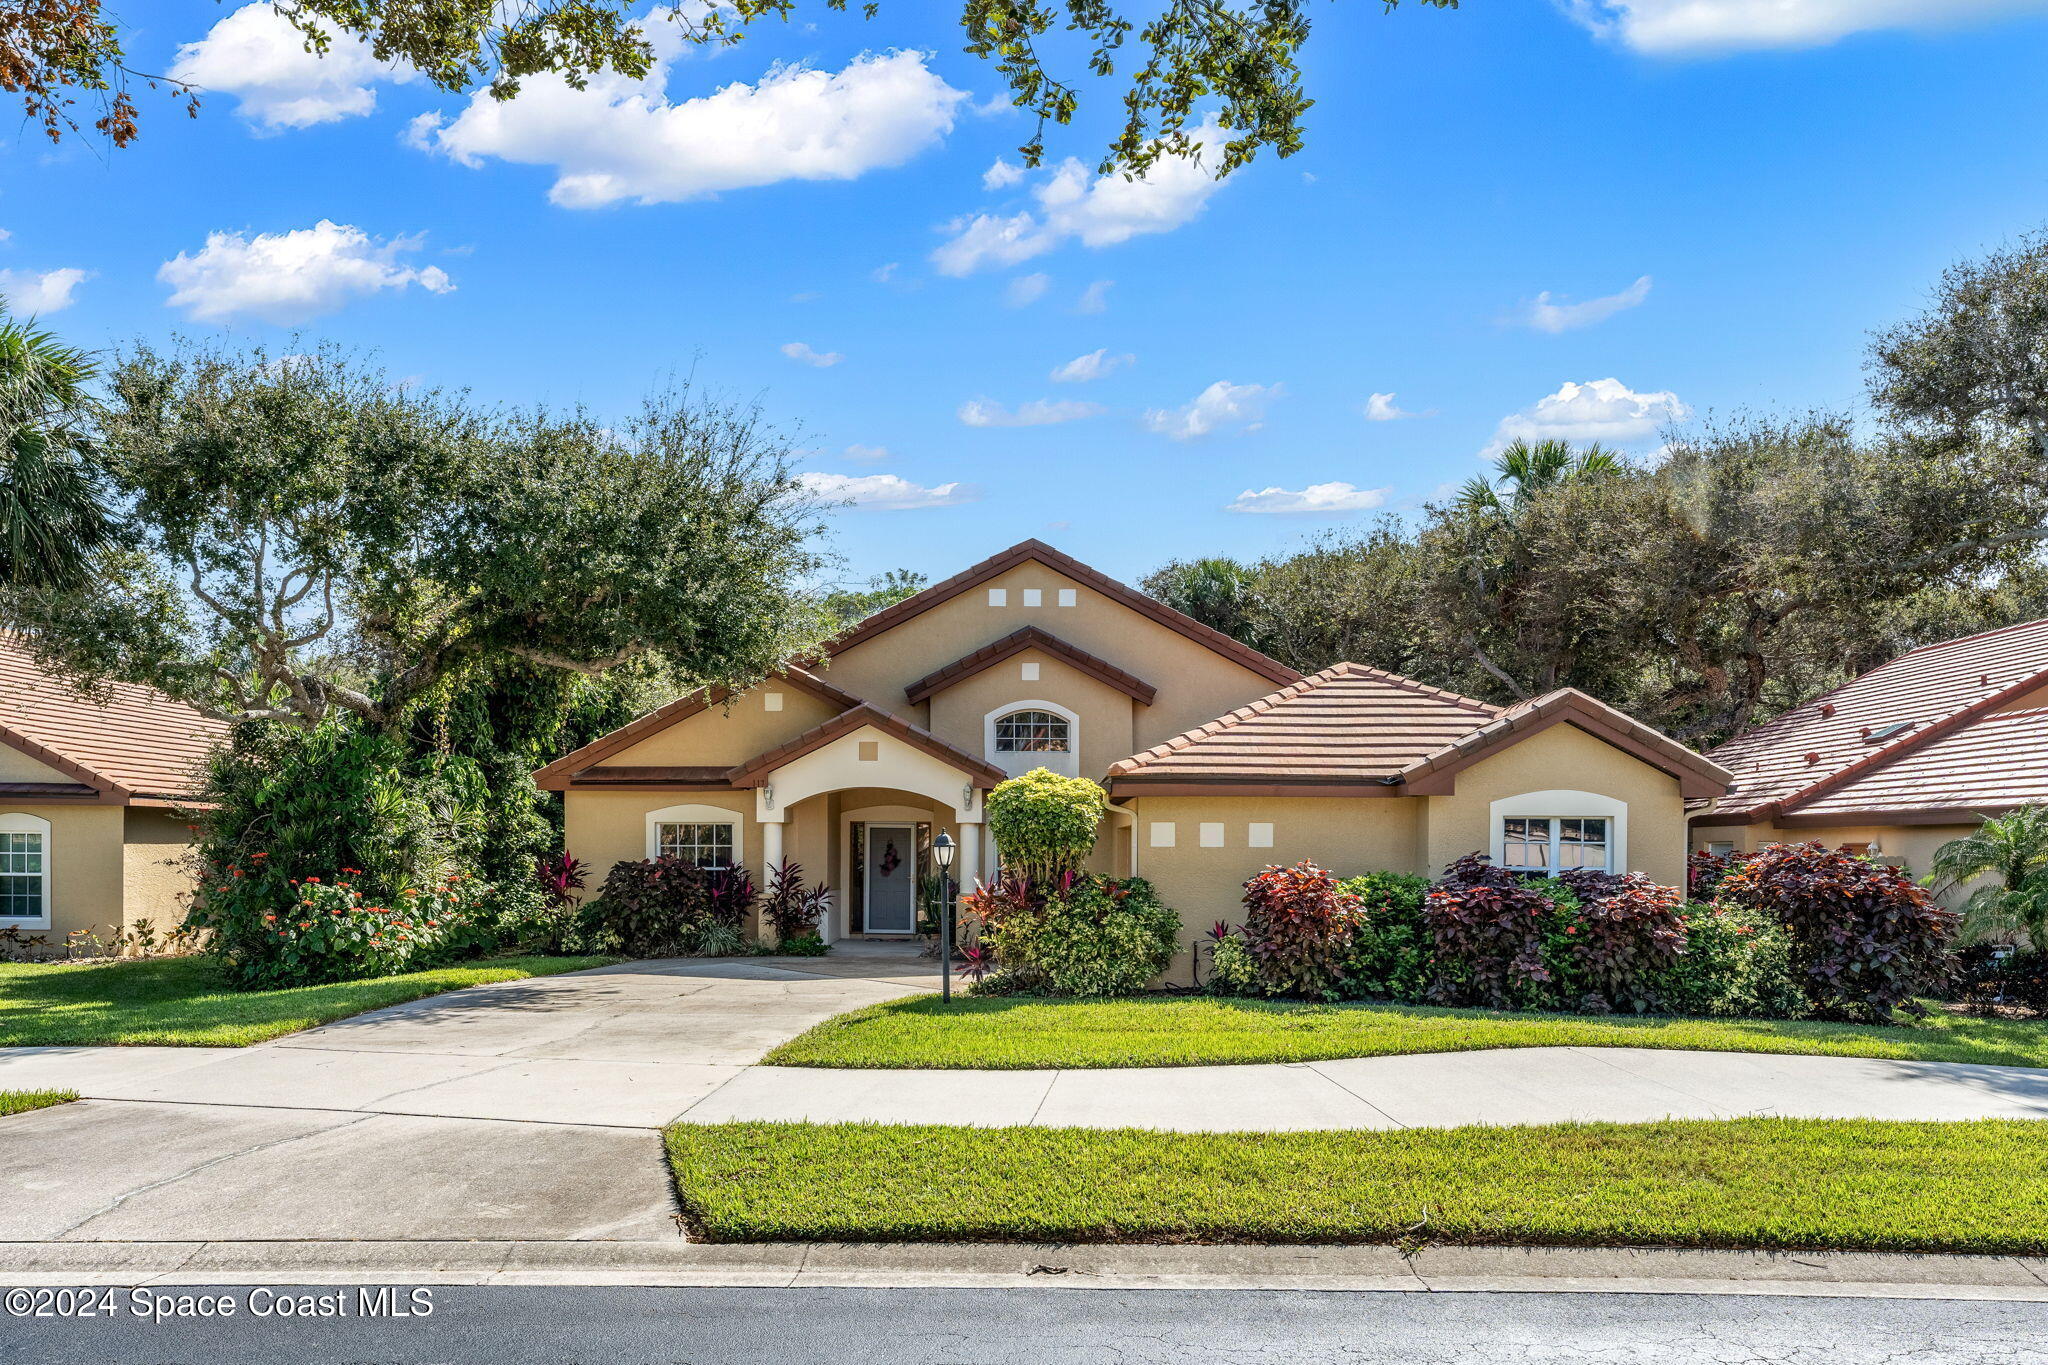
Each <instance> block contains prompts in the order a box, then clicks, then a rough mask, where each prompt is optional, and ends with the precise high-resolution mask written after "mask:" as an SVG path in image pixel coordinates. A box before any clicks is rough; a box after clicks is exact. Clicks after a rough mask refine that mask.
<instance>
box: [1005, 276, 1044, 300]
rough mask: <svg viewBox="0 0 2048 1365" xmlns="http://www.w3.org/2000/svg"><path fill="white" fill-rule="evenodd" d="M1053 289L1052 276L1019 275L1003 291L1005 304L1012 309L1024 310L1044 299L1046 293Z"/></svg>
mask: <svg viewBox="0 0 2048 1365" xmlns="http://www.w3.org/2000/svg"><path fill="white" fill-rule="evenodd" d="M1051 287H1052V276H1050V275H1019V276H1018V277H1017V278H1016V279H1014V280H1011V281H1010V287H1009V288H1007V289H1005V290H1004V291H1003V302H1004V303H1007V304H1008V305H1010V307H1012V308H1023V307H1026V306H1028V305H1030V304H1034V303H1037V302H1038V301H1039V300H1040V299H1042V298H1044V297H1045V291H1046V290H1047V289H1049V288H1051Z"/></svg>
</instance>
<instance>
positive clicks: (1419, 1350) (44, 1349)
mask: <svg viewBox="0 0 2048 1365" xmlns="http://www.w3.org/2000/svg"><path fill="white" fill-rule="evenodd" d="M112 1292H113V1293H115V1294H118V1295H123V1296H125V1295H127V1293H128V1291H126V1290H116V1291H112ZM153 1292H155V1293H159V1294H176V1295H203V1294H224V1295H231V1296H233V1298H234V1300H235V1302H236V1304H237V1313H236V1315H235V1316H234V1317H232V1318H219V1317H213V1318H177V1317H167V1318H166V1319H165V1320H163V1321H161V1322H158V1321H153V1320H150V1319H147V1318H137V1317H135V1316H132V1314H131V1313H130V1311H129V1308H130V1305H128V1304H125V1303H124V1304H123V1305H121V1306H120V1307H118V1308H117V1309H116V1311H115V1314H114V1316H111V1317H105V1316H102V1317H96V1318H91V1319H84V1318H77V1317H73V1318H67V1319H62V1320H51V1319H35V1318H16V1317H8V1318H0V1361H9V1362H12V1361H33V1362H37V1365H44V1363H45V1362H48V1363H49V1365H58V1363H59V1362H71V1361H78V1362H92V1363H93V1365H145V1363H148V1365H158V1363H160V1362H195V1363H196V1362H204V1365H237V1363H238V1362H256V1361H261V1362H278V1363H279V1365H312V1362H327V1361H336V1362H341V1361H346V1362H374V1363H375V1365H389V1363H391V1362H401V1361H403V1362H437V1363H438V1362H488V1363H489V1365H502V1363H504V1362H523V1361H544V1362H548V1365H572V1363H576V1365H580V1363H581V1362H589V1363H590V1365H640V1363H641V1362H682V1361H688V1362H726V1361H732V1362H756V1361H758V1362H763V1363H764V1365H804V1363H805V1362H812V1361H820V1362H832V1363H833V1365H842V1363H846V1365H865V1363H866V1362H874V1365H920V1363H922V1362H931V1363H932V1365H979V1363H980V1362H991V1363H993V1362H1013V1361H1032V1362H1038V1361H1047V1362H1058V1363H1059V1365H1068V1363H1070V1362H1071V1365H1110V1363H1111V1362H1115V1365H1144V1363H1146V1362H1153V1361H1158V1362H1172V1363H1174V1365H1181V1363H1183V1362H1233V1363H1235V1362H1250V1361H1286V1362H1288V1363H1289V1365H1314V1363H1315V1362H1322V1361H1344V1362H1376V1361H1390V1362H1400V1365H1436V1363H1437V1362H1461V1363H1462V1362H1485V1363H1486V1365H1522V1362H1537V1361H1545V1362H1547V1361H1572V1362H1589V1361H1590V1362H1598V1363H1599V1365H1634V1362H1644V1365H1649V1363H1650V1362H1656V1365H1690V1363H1691V1362H1711V1363H1712V1365H1743V1363H1744V1362H1749V1361H1768V1362H1771V1365H1807V1363H1808V1362H1812V1365H1823V1363H1825V1365H1858V1362H1865V1361H1868V1362H1879V1361H1882V1362H1885V1365H1923V1363H1925V1362H1937V1361H1939V1362H1951V1361H1954V1362H1968V1365H2017V1363H2018V1362H2028V1363H2029V1365H2031V1363H2032V1362H2048V1303H1971V1302H1956V1301H1936V1300H1902V1299H1823V1298H1764V1297H1747V1296H1728V1297H1712V1296H1701V1295H1629V1294H1421V1293H1416V1294H1395V1293H1353V1294H1341V1293H1304V1292H1284V1293H1281V1292H1255V1291H1214V1292H1210V1291H1160V1290H1152V1291H1139V1292H1119V1291H1107V1290H1093V1291H1060V1290H1050V1289H1048V1290H1043V1291H1027V1290H985V1291H968V1290H953V1289H886V1290H884V1289H825V1290H819V1289H809V1290H785V1289H634V1288H603V1289H591V1288H482V1289H478V1288H437V1289H434V1290H432V1291H431V1303H432V1310H431V1314H430V1315H429V1316H417V1315H415V1316H411V1317H405V1318H381V1319H366V1318H363V1317H359V1316H350V1317H347V1318H332V1319H324V1320H321V1319H305V1320H300V1319H287V1318H282V1317H279V1316H275V1315H274V1314H273V1315H271V1316H251V1307H252V1305H251V1301H250V1294H251V1292H252V1291H251V1290H250V1289H249V1288H247V1287H241V1288H219V1289H202V1288H191V1287H180V1288H178V1289H175V1290H170V1289H166V1290H160V1291H153ZM263 1292H264V1293H265V1294H268V1295H270V1296H272V1297H273V1301H274V1299H275V1297H277V1296H284V1297H297V1296H304V1295H334V1294H346V1295H349V1296H353V1295H354V1294H355V1292H356V1291H355V1290H354V1289H353V1288H347V1289H338V1288H337V1287H335V1286H331V1285H328V1286H317V1287H305V1288H277V1287H270V1288H266V1289H265V1290H264V1291H263ZM412 1292H413V1291H411V1290H409V1289H399V1290H396V1291H394V1296H395V1297H396V1298H397V1299H399V1300H401V1301H404V1300H406V1299H407V1297H408V1296H410V1295H411V1294H412ZM352 1304H353V1305H354V1308H356V1309H359V1308H360V1307H361V1304H360V1301H359V1300H353V1299H352ZM415 1312H416V1309H415Z"/></svg>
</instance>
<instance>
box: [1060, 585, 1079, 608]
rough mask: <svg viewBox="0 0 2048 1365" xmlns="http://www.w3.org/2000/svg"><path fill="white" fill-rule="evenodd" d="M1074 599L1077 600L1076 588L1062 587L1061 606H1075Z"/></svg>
mask: <svg viewBox="0 0 2048 1365" xmlns="http://www.w3.org/2000/svg"><path fill="white" fill-rule="evenodd" d="M1074 601H1075V593H1074V590H1073V589H1072V588H1061V589H1060V605H1061V606H1063V607H1071V606H1073V605H1074Z"/></svg>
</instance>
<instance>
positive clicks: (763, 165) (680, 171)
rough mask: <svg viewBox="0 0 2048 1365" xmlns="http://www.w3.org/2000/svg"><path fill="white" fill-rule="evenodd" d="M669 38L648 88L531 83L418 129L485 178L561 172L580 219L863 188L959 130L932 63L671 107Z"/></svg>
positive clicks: (860, 71) (771, 76) (896, 64)
mask: <svg viewBox="0 0 2048 1365" xmlns="http://www.w3.org/2000/svg"><path fill="white" fill-rule="evenodd" d="M662 27H664V26H657V27H656V28H655V29H653V30H650V35H649V36H650V37H655V38H656V39H657V47H658V49H659V59H658V60H657V61H656V62H655V65H654V69H653V70H652V71H650V72H649V73H648V76H647V79H646V80H644V81H633V80H628V79H627V78H625V77H623V76H616V75H607V76H597V77H593V78H592V79H591V81H590V83H589V86H588V88H586V89H583V90H575V89H572V88H570V86H569V85H568V84H567V83H566V82H565V81H563V80H562V79H561V78H560V77H558V76H533V77H529V78H528V79H527V80H526V82H525V84H524V86H523V88H522V89H521V91H520V93H519V97H518V98H517V99H513V100H506V101H502V102H501V101H498V100H494V99H492V98H491V97H490V94H489V92H487V91H478V92H477V93H476V94H475V95H473V96H471V97H470V102H469V107H468V108H466V109H464V110H463V111H462V112H461V113H460V114H459V115H457V116H456V118H455V119H454V121H453V122H451V123H448V124H446V126H443V125H442V123H441V118H440V116H439V115H428V116H426V118H425V119H423V120H420V121H416V123H415V127H414V141H415V142H416V143H417V144H419V145H421V146H426V147H429V148H431V149H433V150H435V151H438V152H441V153H443V154H445V155H447V156H450V157H453V158H454V159H455V160H457V161H459V162H461V163H462V164H463V165H465V166H476V165H479V164H481V163H482V162H483V160H484V158H486V157H497V158H498V159H500V160H502V161H512V162H518V163H520V164H522V165H533V166H549V167H552V168H553V169H554V171H555V183H554V186H553V187H552V188H551V189H550V190H549V191H548V198H549V199H551V200H553V201H554V202H555V203H557V204H561V205H563V206H565V207H568V208H596V207H598V206H600V205H604V204H615V203H618V202H620V201H621V200H631V201H633V202H635V203H640V204H669V203H676V202H679V201H681V200H685V199H698V198H702V197H704V196H706V195H714V194H717V193H719V192H720V191H723V190H735V189H745V188H749V187H752V186H756V185H771V184H774V183H776V182H777V181H782V180H852V179H854V178H856V177H858V176H860V175H863V174H865V173H867V172H868V171H872V170H879V169H881V168H883V167H888V166H900V165H902V164H903V163H904V162H906V161H908V160H910V158H911V157H913V156H915V155H917V154H918V153H919V152H921V151H923V150H924V149H925V148H927V147H929V146H931V145H932V144H933V143H935V142H937V141H938V140H939V139H940V138H941V137H942V136H944V135H945V134H946V133H947V132H949V131H950V130H951V129H952V127H953V119H954V115H955V113H956V111H957V108H958V106H959V104H960V102H961V101H962V100H964V99H965V98H967V96H966V95H965V93H964V92H962V91H959V90H955V89H953V87H951V86H949V85H947V84H946V82H945V81H944V80H942V79H941V78H940V77H939V75H938V74H937V73H936V72H934V71H932V70H931V69H930V68H929V67H927V66H926V65H925V54H924V53H922V52H893V53H888V54H885V55H880V56H877V55H874V54H864V55H862V56H860V57H856V58H855V59H854V60H853V61H852V62H850V63H848V64H847V66H846V68H845V69H844V70H842V71H837V72H830V71H819V70H816V69H813V68H811V67H805V66H775V67H771V68H770V69H769V70H768V72H767V73H766V74H765V75H763V76H762V77H761V79H760V81H759V82H757V83H756V84H753V85H747V84H745V83H744V82H737V81H736V82H734V83H733V84H731V85H728V86H725V87H723V88H721V89H720V90H718V91H717V92H715V93H713V94H710V95H704V96H700V97H698V98H696V99H688V100H684V101H682V102H681V103H680V104H674V103H670V102H669V99H668V97H667V95H666V94H665V93H664V91H665V87H666V84H667V79H668V68H669V65H670V63H671V62H672V60H673V57H674V53H675V49H676V45H677V44H679V43H680V41H681V39H680V38H679V37H664V36H662V35H661V33H660V30H661V28H662Z"/></svg>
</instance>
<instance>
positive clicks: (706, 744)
mask: <svg viewBox="0 0 2048 1365" xmlns="http://www.w3.org/2000/svg"><path fill="white" fill-rule="evenodd" d="M774 693H779V694H780V695H781V697H782V709H781V710H780V711H770V710H768V709H767V708H768V703H767V698H768V697H769V695H770V694H774ZM837 714H839V708H837V707H835V706H833V705H831V704H830V703H828V702H823V701H820V700H818V699H817V698H816V697H814V696H812V695H811V694H810V693H808V692H803V691H799V690H798V689H796V688H794V687H791V686H789V685H788V684H786V683H777V682H775V681H774V680H772V679H771V680H770V681H768V682H765V683H762V684H761V685H759V686H758V687H755V688H754V689H753V690H752V691H750V692H746V693H744V694H742V695H740V696H737V697H734V698H732V699H731V700H730V701H729V702H728V703H727V704H726V705H723V706H713V707H709V708H707V709H705V710H703V711H699V712H698V713H697V714H696V715H694V716H691V717H690V718H689V719H687V720H681V721H677V722H676V723H675V724H674V725H671V726H669V727H668V728H666V729H664V730H660V731H657V732H656V733H654V734H652V735H649V736H648V737H647V738H646V739H643V740H641V741H640V742H639V743H638V744H635V745H632V746H630V747H628V748H625V749H621V750H620V751H619V752H618V753H615V754H612V755H610V756H609V757H607V758H606V759H605V760H604V766H606V767H619V768H638V767H648V768H655V767H710V766H712V765H714V764H724V765H726V766H728V767H731V766H734V765H737V764H740V763H744V762H746V761H747V760H748V759H750V758H753V757H754V756H755V755H757V754H762V753H766V752H767V751H768V750H770V749H772V748H774V747H775V746H776V745H778V744H783V743H786V742H787V741H789V740H791V739H794V738H796V737H797V736H798V735H800V734H802V733H803V732H804V731H806V730H808V729H810V728H811V727H812V726H815V725H821V724H823V723H824V722H825V721H828V720H830V719H831V718H832V717H833V716H835V715H837ZM579 856H580V855H579Z"/></svg>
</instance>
